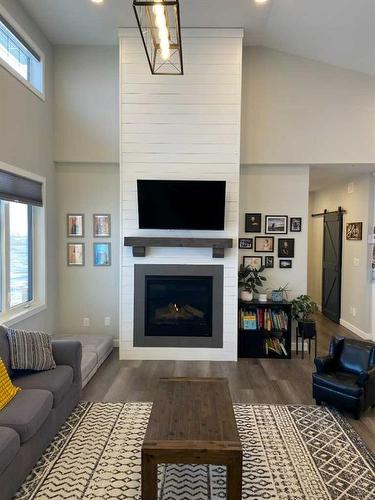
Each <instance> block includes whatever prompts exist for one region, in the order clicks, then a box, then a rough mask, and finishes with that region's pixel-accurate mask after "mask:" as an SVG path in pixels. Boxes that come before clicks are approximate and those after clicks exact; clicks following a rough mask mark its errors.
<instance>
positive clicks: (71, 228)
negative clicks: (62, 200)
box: [66, 214, 85, 238]
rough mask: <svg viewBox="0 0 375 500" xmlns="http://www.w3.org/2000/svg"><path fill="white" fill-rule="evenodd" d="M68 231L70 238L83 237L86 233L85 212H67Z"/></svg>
mask: <svg viewBox="0 0 375 500" xmlns="http://www.w3.org/2000/svg"><path fill="white" fill-rule="evenodd" d="M66 232H67V236H68V238H83V237H84V235H85V216H84V214H67V216H66Z"/></svg>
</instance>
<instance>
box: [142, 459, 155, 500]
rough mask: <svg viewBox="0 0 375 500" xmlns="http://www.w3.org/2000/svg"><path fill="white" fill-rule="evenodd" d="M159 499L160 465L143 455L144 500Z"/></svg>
mask: <svg viewBox="0 0 375 500" xmlns="http://www.w3.org/2000/svg"><path fill="white" fill-rule="evenodd" d="M157 499H158V465H157V463H156V462H155V460H153V459H152V458H151V457H150V456H149V455H147V454H144V453H142V500H157Z"/></svg>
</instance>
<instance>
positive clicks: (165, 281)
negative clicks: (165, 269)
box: [145, 276, 213, 337]
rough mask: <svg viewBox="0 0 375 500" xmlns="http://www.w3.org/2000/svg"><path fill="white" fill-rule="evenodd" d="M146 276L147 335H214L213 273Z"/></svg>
mask: <svg viewBox="0 0 375 500" xmlns="http://www.w3.org/2000/svg"><path fill="white" fill-rule="evenodd" d="M145 278H146V283H145V294H146V297H145V336H146V337H150V336H151V337H155V336H156V337H158V336H163V337H164V336H173V337H179V336H181V337H211V336H212V307H213V306H212V284H213V278H212V276H146V277H145Z"/></svg>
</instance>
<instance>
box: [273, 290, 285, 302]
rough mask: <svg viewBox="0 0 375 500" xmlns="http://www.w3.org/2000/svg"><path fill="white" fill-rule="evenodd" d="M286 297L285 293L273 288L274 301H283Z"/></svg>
mask: <svg viewBox="0 0 375 500" xmlns="http://www.w3.org/2000/svg"><path fill="white" fill-rule="evenodd" d="M283 299H284V293H283V292H280V291H279V290H272V302H282V301H283Z"/></svg>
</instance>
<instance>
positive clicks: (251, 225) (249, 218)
mask: <svg viewBox="0 0 375 500" xmlns="http://www.w3.org/2000/svg"><path fill="white" fill-rule="evenodd" d="M261 231H262V214H245V233H260V232H261Z"/></svg>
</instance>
